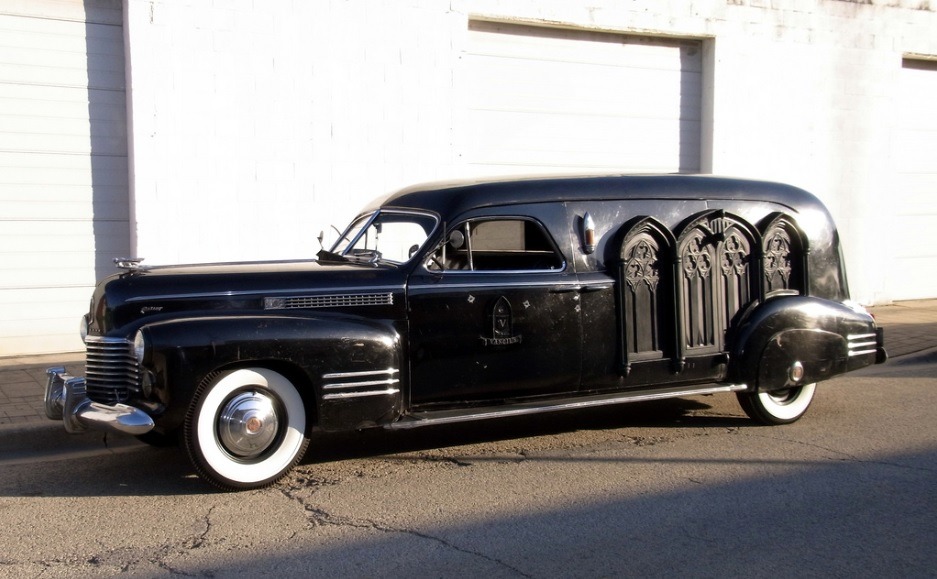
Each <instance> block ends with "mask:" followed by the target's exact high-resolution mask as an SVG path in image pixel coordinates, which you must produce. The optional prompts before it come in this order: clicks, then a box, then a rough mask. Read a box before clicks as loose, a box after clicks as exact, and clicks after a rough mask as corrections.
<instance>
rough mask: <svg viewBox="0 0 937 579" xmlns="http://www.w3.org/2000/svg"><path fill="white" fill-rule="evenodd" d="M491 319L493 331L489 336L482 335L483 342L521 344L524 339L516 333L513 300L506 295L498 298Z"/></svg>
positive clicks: (507, 344)
mask: <svg viewBox="0 0 937 579" xmlns="http://www.w3.org/2000/svg"><path fill="white" fill-rule="evenodd" d="M489 319H490V321H491V333H490V334H489V335H488V336H482V339H481V340H482V344H483V345H485V346H510V345H512V344H520V343H521V341H522V340H523V338H522V336H521V335H520V334H518V335H514V314H513V312H512V310H511V302H509V301H508V299H507V298H506V297H504V296H501V297H500V298H498V301H496V302H495V305H494V306H493V307H492V308H491V314H490V316H489Z"/></svg>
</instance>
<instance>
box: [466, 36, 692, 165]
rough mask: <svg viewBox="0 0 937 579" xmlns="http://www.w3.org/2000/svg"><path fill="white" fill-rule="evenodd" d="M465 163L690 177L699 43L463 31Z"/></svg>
mask: <svg viewBox="0 0 937 579" xmlns="http://www.w3.org/2000/svg"><path fill="white" fill-rule="evenodd" d="M469 40H470V42H469V50H468V54H467V55H466V59H465V61H466V76H467V80H468V83H467V85H466V86H467V89H468V91H469V92H468V111H467V114H466V127H467V129H466V149H467V152H466V157H467V159H468V160H469V162H470V163H471V164H474V165H477V166H478V167H479V169H480V170H479V171H477V172H479V173H483V172H484V171H483V170H481V169H483V168H484V167H489V168H492V169H493V170H494V171H495V172H500V170H498V169H497V168H498V167H504V166H514V167H517V168H518V169H519V170H520V169H521V168H524V169H525V170H527V169H529V168H531V167H534V168H539V169H537V170H535V171H534V172H537V171H539V172H556V171H561V170H563V168H564V167H566V168H571V169H587V168H590V167H591V168H594V169H596V170H613V171H654V170H656V171H667V172H672V171H697V170H698V169H699V166H700V156H699V155H700V140H701V135H700V130H701V122H700V120H701V117H702V108H701V105H700V103H701V95H702V89H701V80H702V75H701V70H702V59H701V51H700V43H699V42H698V41H692V40H690V41H684V40H672V39H659V38H651V37H634V36H626V35H615V34H607V33H598V32H585V31H574V30H558V29H549V28H537V27H532V26H522V25H504V24H492V23H484V22H473V23H471V24H470V34H469Z"/></svg>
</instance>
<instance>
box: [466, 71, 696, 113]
mask: <svg viewBox="0 0 937 579" xmlns="http://www.w3.org/2000/svg"><path fill="white" fill-rule="evenodd" d="M563 68H564V67H560V68H559V69H558V70H550V67H549V66H542V67H525V66H500V67H495V66H491V67H482V70H480V71H479V73H478V75H477V77H476V80H475V82H477V83H478V84H479V85H480V86H494V87H499V86H511V87H512V90H510V91H485V92H482V93H481V94H479V97H478V99H477V100H476V101H475V102H474V103H473V108H476V109H487V110H499V109H500V110H515V111H522V110H539V111H545V112H546V111H564V112H567V113H569V112H573V113H579V114H590V115H609V116H620V115H628V116H632V115H637V116H659V115H661V111H666V115H667V116H672V115H673V111H674V110H679V117H681V118H689V119H694V120H699V118H700V107H699V102H700V97H701V90H700V81H699V77H697V78H696V79H695V80H693V79H691V80H685V79H681V78H680V77H679V76H677V77H675V76H674V75H672V74H665V73H661V72H660V71H651V70H640V71H637V72H635V73H633V74H630V75H629V74H622V75H620V76H619V77H616V76H614V75H612V74H604V73H603V72H602V71H601V70H598V69H596V68H595V67H590V66H587V67H585V68H579V67H575V66H573V67H571V68H570V70H563ZM555 76H560V77H562V78H563V79H564V82H563V83H562V85H558V84H557V81H556V79H555V78H554V77H555Z"/></svg>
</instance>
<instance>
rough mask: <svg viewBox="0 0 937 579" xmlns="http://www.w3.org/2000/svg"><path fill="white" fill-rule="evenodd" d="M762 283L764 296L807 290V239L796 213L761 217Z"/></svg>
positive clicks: (801, 292)
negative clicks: (794, 216) (795, 216)
mask: <svg viewBox="0 0 937 579" xmlns="http://www.w3.org/2000/svg"><path fill="white" fill-rule="evenodd" d="M761 231H762V250H761V253H762V258H761V259H762V268H761V269H762V280H761V281H762V284H763V288H764V295H765V297H768V296H771V295H772V294H777V293H788V292H797V293H798V294H805V293H806V288H807V253H808V249H807V240H806V237H805V236H804V235H803V232H802V231H801V230H800V227H798V225H797V222H796V221H795V220H794V218H793V217H791V216H790V215H787V214H786V213H773V214H771V215H769V216H768V217H766V218H765V219H764V220H763V221H762V228H761Z"/></svg>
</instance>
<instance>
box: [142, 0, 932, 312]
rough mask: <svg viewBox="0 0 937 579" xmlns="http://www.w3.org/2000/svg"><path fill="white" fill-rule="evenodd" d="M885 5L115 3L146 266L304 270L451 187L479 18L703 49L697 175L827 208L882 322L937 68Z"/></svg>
mask: <svg viewBox="0 0 937 579" xmlns="http://www.w3.org/2000/svg"><path fill="white" fill-rule="evenodd" d="M888 4H893V2H884V1H881V2H880V1H879V0H873V2H871V3H859V2H852V1H846V0H787V1H785V0H771V1H769V0H728V1H727V0H697V1H686V0H669V1H667V2H661V1H659V0H636V1H633V2H627V3H623V2H620V1H617V0H595V1H592V2H588V3H585V2H570V1H568V0H510V1H508V0H471V1H469V0H453V1H452V2H440V1H438V0H410V1H399V2H398V1H394V2H390V1H387V2H374V1H367V0H327V1H317V2H287V1H274V2H263V3H260V2H256V3H255V2H248V1H243V2H241V1H235V0H230V1H219V2H214V3H212V4H208V3H206V2H191V3H185V2H179V1H177V0H172V1H170V0H155V1H150V0H146V1H144V0H126V10H127V16H126V18H127V23H128V26H127V28H126V30H127V32H126V33H127V35H128V46H129V55H130V66H129V83H130V86H131V97H130V99H131V100H132V114H131V121H132V136H131V143H132V156H133V160H132V167H133V170H134V173H133V176H132V187H133V196H134V203H135V215H136V244H137V253H138V254H139V255H142V256H144V257H146V258H148V263H167V262H176V261H187V262H191V261H203V260H227V259H254V258H268V257H272V258H287V257H308V256H311V255H312V254H313V253H314V252H315V250H317V249H318V247H317V244H316V242H315V239H314V238H315V236H316V234H317V233H318V232H319V231H320V230H321V229H325V228H327V227H328V225H329V224H330V223H334V224H335V225H338V226H341V225H343V224H344V222H345V221H347V219H348V218H349V217H350V216H351V215H352V214H353V213H354V212H355V211H357V209H358V208H359V207H360V206H361V205H363V204H364V203H365V202H367V201H368V200H370V199H371V198H373V197H375V196H377V195H379V194H382V193H384V192H386V191H388V190H390V189H394V188H397V187H399V186H403V185H406V184H410V183H413V182H418V181H424V180H428V179H437V178H450V177H457V176H460V175H462V174H463V173H464V172H465V170H466V168H465V165H464V163H463V162H462V154H463V153H464V151H465V135H466V133H467V130H466V129H467V127H465V120H464V94H465V91H466V88H467V87H465V86H463V84H462V83H463V82H464V79H463V78H462V76H461V75H460V59H461V55H462V51H463V48H464V46H465V39H466V32H467V27H468V20H469V19H470V18H486V19H496V20H504V21H517V22H528V23H535V24H536V23H542V24H546V25H553V26H568V27H581V28H592V29H602V30H612V31H622V32H638V33H642V34H648V33H651V34H665V35H672V36H687V37H694V38H702V39H705V40H706V41H707V45H706V46H707V54H708V62H704V66H709V67H710V70H709V71H707V75H708V76H709V78H710V82H709V86H710V87H711V88H710V93H709V94H708V95H707V97H705V98H706V99H707V100H708V101H711V106H710V107H709V109H711V110H710V112H709V118H708V119H707V121H706V123H704V124H705V125H706V126H711V127H712V129H711V131H709V132H708V133H707V134H704V135H703V141H704V151H708V152H707V153H704V154H705V155H708V158H704V159H703V160H702V161H703V166H704V167H711V168H712V171H713V172H715V173H718V174H726V175H737V176H747V177H756V178H765V179H775V180H780V181H785V182H789V183H792V184H795V185H799V186H802V187H804V188H807V189H809V190H811V191H814V192H815V193H817V194H818V195H820V196H821V197H822V198H823V199H824V201H825V202H826V203H827V204H828V206H829V207H830V209H831V210H832V211H833V213H834V216H835V217H836V219H837V221H838V223H839V225H840V227H841V232H842V236H843V242H844V245H845V249H846V255H847V260H848V267H849V273H850V281H851V285H852V290H853V296H854V297H855V298H857V299H859V300H861V301H864V302H866V303H871V302H873V301H878V302H882V301H887V300H889V299H891V298H892V296H893V295H894V294H895V293H896V288H895V287H893V285H892V284H895V283H898V282H897V281H896V280H890V279H886V278H884V277H883V276H880V275H879V274H878V273H877V271H878V266H877V265H876V264H879V263H884V262H885V261H887V259H888V257H889V253H888V252H889V251H890V249H889V248H888V247H887V246H886V245H885V244H883V243H881V238H880V237H879V236H877V235H874V233H877V232H882V231H885V230H886V228H887V227H888V225H889V224H890V223H891V221H892V218H891V217H890V215H891V213H890V212H889V208H888V199H889V196H890V195H891V194H892V191H891V190H890V187H892V186H893V183H894V162H893V161H894V160H893V155H895V154H898V153H896V152H893V151H892V150H891V142H892V131H893V128H894V122H895V117H896V114H897V113H896V106H897V105H896V98H897V95H896V89H895V86H896V79H897V75H898V72H899V70H900V67H901V59H902V55H903V54H905V53H915V54H924V55H934V56H937V12H935V11H934V9H930V8H927V7H926V3H924V4H922V3H921V2H918V1H917V0H901V1H900V3H899V5H898V6H889V5H888ZM921 6H925V8H924V9H920V7H921ZM935 9H937V7H935ZM623 169H627V166H624V167H623ZM935 225H937V223H935ZM870 233H872V234H870ZM934 287H935V295H937V281H935V284H934Z"/></svg>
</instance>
